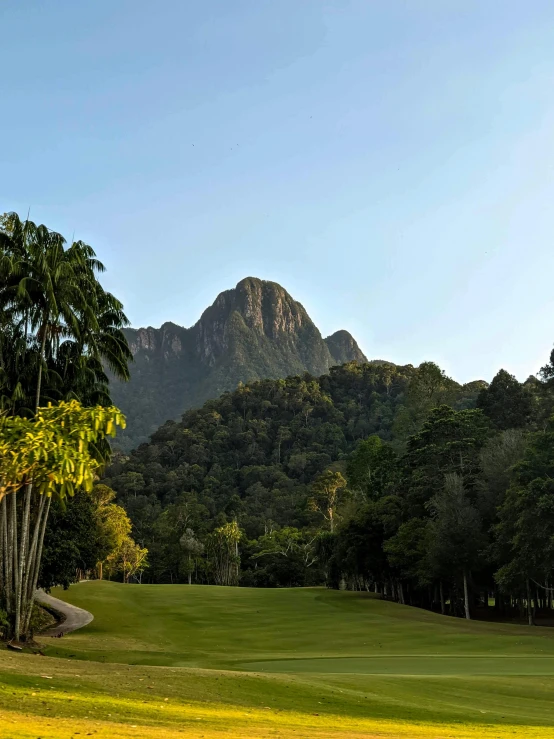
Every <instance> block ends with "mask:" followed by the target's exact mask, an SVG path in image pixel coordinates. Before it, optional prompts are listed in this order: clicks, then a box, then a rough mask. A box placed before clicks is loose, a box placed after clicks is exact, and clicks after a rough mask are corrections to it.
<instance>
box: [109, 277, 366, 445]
mask: <svg viewBox="0 0 554 739" xmlns="http://www.w3.org/2000/svg"><path fill="white" fill-rule="evenodd" d="M125 333H126V335H127V339H128V341H129V344H130V347H131V350H132V352H133V355H134V357H135V362H134V364H133V365H132V366H131V381H130V382H129V383H127V384H121V383H117V382H115V383H114V384H113V392H112V395H113V399H114V401H115V403H116V404H117V405H118V406H119V407H120V408H121V409H122V410H123V411H124V413H126V415H127V417H128V427H127V430H126V432H125V434H124V436H126V437H128V438H129V440H130V441H129V442H128V444H127V447H128V448H130V447H131V446H132V445H134V444H136V443H137V442H139V441H144V440H146V438H147V437H148V436H149V435H150V434H151V433H152V432H153V431H155V430H156V428H157V427H158V426H159V425H160V424H161V423H163V422H164V421H166V420H168V419H169V418H177V417H178V416H179V415H180V414H181V413H183V411H185V410H187V409H188V408H193V407H196V406H200V405H202V403H204V402H205V401H206V400H208V399H209V398H216V397H218V396H219V395H221V393H223V392H225V391H227V390H234V389H235V388H236V386H237V384H238V383H239V382H250V381H253V380H262V379H266V378H267V379H269V378H273V379H276V378H280V377H286V376H287V375H298V374H302V373H304V372H309V373H310V374H312V375H314V376H319V375H322V374H325V373H326V372H328V370H329V368H330V367H332V366H334V365H337V364H344V363H345V362H350V361H353V360H356V361H359V362H364V361H366V358H365V356H364V355H363V353H362V352H361V351H360V348H359V347H358V345H357V344H356V342H355V341H354V339H353V338H352V336H351V335H350V334H349V333H348V332H347V331H337V332H336V333H334V334H333V335H332V336H329V337H328V338H327V339H325V340H324V339H323V337H322V336H321V333H320V332H319V329H318V328H317V326H316V325H315V324H314V323H313V321H312V320H311V318H310V317H309V315H308V314H307V312H306V310H305V309H304V307H303V306H302V305H301V303H299V302H298V301H296V300H294V298H293V297H292V296H291V295H289V293H288V292H287V291H286V290H285V289H284V288H283V287H281V285H278V284H277V283H276V282H270V281H267V280H260V279H258V278H256V277H246V278H245V279H243V280H241V281H240V282H239V283H238V284H237V285H236V287H234V288H233V289H231V290H225V291H224V292H222V293H220V294H219V295H218V296H217V298H216V299H215V301H214V302H213V304H212V305H211V306H210V307H209V308H207V309H206V310H205V311H204V312H203V313H202V316H201V317H200V319H199V320H198V321H197V323H196V324H195V325H194V326H192V328H184V327H182V326H178V325H176V324H175V323H171V322H168V323H164V324H163V325H162V326H161V327H160V328H159V329H156V328H152V327H148V328H140V329H127V330H126V331H125ZM122 438H123V436H122Z"/></svg>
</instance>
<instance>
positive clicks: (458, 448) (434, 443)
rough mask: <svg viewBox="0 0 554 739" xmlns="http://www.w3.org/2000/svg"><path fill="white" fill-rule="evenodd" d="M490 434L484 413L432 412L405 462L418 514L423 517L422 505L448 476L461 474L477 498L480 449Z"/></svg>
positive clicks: (411, 499) (414, 438)
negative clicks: (475, 492) (475, 491)
mask: <svg viewBox="0 0 554 739" xmlns="http://www.w3.org/2000/svg"><path fill="white" fill-rule="evenodd" d="M489 434H490V425H489V422H488V420H487V418H486V416H485V415H484V414H483V412H482V411H480V410H463V411H455V410H453V409H452V408H450V407H449V406H446V405H442V406H440V407H439V408H435V409H434V410H432V411H431V413H430V414H429V418H428V420H427V421H425V423H424V424H423V427H422V429H421V431H420V432H419V433H418V434H415V435H414V436H412V437H410V439H409V441H408V449H407V453H406V458H405V461H404V464H405V466H406V474H407V482H406V484H407V496H408V500H409V503H410V506H411V507H412V508H413V511H414V514H415V515H421V513H422V506H424V505H425V504H426V503H427V502H428V501H429V499H430V498H432V496H433V495H434V494H435V493H436V492H437V491H438V490H441V489H442V487H443V485H444V478H445V475H447V474H451V473H457V474H459V475H460V476H461V477H462V480H463V483H464V485H465V486H466V488H467V490H468V493H469V494H470V495H473V491H474V488H475V484H476V481H477V476H478V474H479V471H480V456H479V454H480V450H481V448H482V447H483V445H484V443H485V441H486V440H487V437H488V436H489Z"/></svg>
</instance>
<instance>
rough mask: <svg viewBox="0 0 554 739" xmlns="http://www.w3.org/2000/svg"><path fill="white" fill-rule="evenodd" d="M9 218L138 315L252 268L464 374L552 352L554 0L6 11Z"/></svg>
mask: <svg viewBox="0 0 554 739" xmlns="http://www.w3.org/2000/svg"><path fill="white" fill-rule="evenodd" d="M0 27H1V28H2V44H1V46H0V66H1V69H2V77H1V90H0V113H1V117H0V121H1V123H0V131H1V134H2V135H1V148H0V211H3V210H16V211H19V212H20V213H21V214H23V215H25V214H26V213H27V210H28V208H30V209H31V218H32V219H33V220H35V221H40V222H44V223H46V224H47V225H48V226H49V227H51V228H54V229H55V230H58V231H61V232H62V233H64V234H65V235H66V236H67V237H68V238H71V236H72V235H73V234H74V235H75V238H82V239H84V240H85V241H87V242H88V243H90V244H91V245H92V246H93V247H94V248H95V249H96V251H97V253H98V255H99V256H100V258H101V259H102V260H103V261H104V262H105V264H106V266H107V268H108V272H107V275H106V276H105V283H106V284H107V286H108V287H109V289H111V290H112V291H113V292H114V293H115V294H116V295H117V296H118V297H120V298H121V299H122V300H123V301H124V303H125V307H126V310H127V313H128V315H129V317H130V319H131V321H132V323H133V325H135V326H139V325H154V326H158V325H160V324H161V323H162V322H163V321H166V320H172V321H174V322H176V323H179V324H182V325H186V326H189V325H192V324H193V323H195V322H196V320H197V319H198V318H199V316H200V313H201V312H202V310H203V309H204V308H206V307H207V306H208V305H209V304H211V303H212V302H213V300H214V298H215V297H216V295H217V294H218V293H219V292H220V291H221V290H224V289H228V288H230V287H233V286H234V285H235V284H236V283H237V282H238V281H239V280H240V279H241V278H243V277H246V276H248V275H253V276H256V277H260V278H262V279H268V280H273V281H276V282H279V283H281V284H282V285H283V286H284V287H285V288H286V289H287V290H288V291H289V292H290V293H291V294H292V295H293V296H294V297H295V298H296V299H297V300H299V301H300V302H302V303H303V305H304V306H305V308H306V309H307V310H308V313H309V314H310V315H311V317H312V318H313V320H314V321H315V322H316V324H317V325H318V327H319V328H320V329H321V331H322V333H323V334H324V335H327V334H329V333H331V332H333V331H335V330H337V329H339V328H345V329H348V330H349V331H350V332H351V333H352V334H353V335H354V336H355V338H356V339H357V340H358V342H359V344H360V346H361V348H362V349H363V350H364V351H365V353H366V354H367V355H368V356H369V357H370V358H382V359H389V360H391V361H394V362H398V363H412V364H419V363H420V362H421V361H424V360H427V359H432V360H434V361H436V362H438V363H439V364H440V365H441V366H443V367H444V368H445V369H446V371H447V372H448V373H449V374H451V375H452V376H453V377H455V378H456V379H457V380H459V381H463V382H465V381H469V380H472V379H477V378H482V379H486V380H490V379H491V378H492V376H493V375H494V374H495V373H496V371H497V370H498V369H499V368H500V367H504V368H505V369H507V370H509V371H511V372H513V373H514V374H516V375H517V376H518V377H519V378H520V379H525V377H527V376H528V375H529V374H530V373H534V372H536V371H537V370H538V369H539V368H540V366H541V365H543V364H545V363H546V361H547V359H548V356H549V354H550V350H551V347H552V344H553V343H554V320H553V317H554V291H553V289H552V284H553V275H554V248H553V235H554V134H553V131H554V3H553V2H552V0H529V1H528V2H525V3H523V2H521V0H486V1H485V2H483V0H403V1H400V0H205V1H204V2H196V1H194V2H193V1H192V0H163V1H162V2H159V3H152V2H146V0H117V2H113V0H94V2H75V1H74V0H56V2H52V3H48V2H47V3H45V2H38V0H37V1H36V2H35V1H32V0H3V2H1V3H0Z"/></svg>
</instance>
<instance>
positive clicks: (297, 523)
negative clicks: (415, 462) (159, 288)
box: [108, 363, 468, 582]
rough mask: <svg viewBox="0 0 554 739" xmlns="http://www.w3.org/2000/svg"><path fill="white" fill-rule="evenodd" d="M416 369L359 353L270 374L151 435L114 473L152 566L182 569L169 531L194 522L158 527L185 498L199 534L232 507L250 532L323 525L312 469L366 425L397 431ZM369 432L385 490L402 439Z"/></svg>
mask: <svg viewBox="0 0 554 739" xmlns="http://www.w3.org/2000/svg"><path fill="white" fill-rule="evenodd" d="M418 373H419V370H418V369H415V368H413V367H411V366H408V367H396V366H394V365H391V364H387V363H380V364H364V365H359V364H356V363H351V364H347V365H344V366H343V367H336V368H333V369H332V370H331V372H330V374H329V375H324V376H322V377H320V378H315V377H312V376H310V375H307V374H305V375H303V376H300V377H289V378H287V379H286V380H264V381H261V382H257V383H253V384H251V385H245V386H241V387H239V388H238V389H237V390H236V391H235V392H233V393H226V394H224V395H223V396H222V397H221V398H219V399H218V400H213V401H208V402H207V403H206V404H205V405H204V406H203V407H202V408H201V409H199V410H194V411H188V412H187V413H185V415H184V416H183V420H182V422H181V423H176V422H169V423H167V424H165V425H164V426H163V427H161V428H160V429H159V430H158V431H157V432H156V433H155V434H154V435H153V437H152V441H151V443H150V444H147V445H146V444H145V445H142V446H141V447H139V448H138V449H137V450H135V451H134V452H133V453H132V454H131V455H130V456H129V457H128V458H126V459H125V458H120V460H119V461H117V462H116V463H115V464H113V465H112V467H111V469H110V470H109V473H108V481H109V484H110V485H111V486H112V487H113V488H114V489H115V490H117V491H118V494H119V499H120V500H121V501H123V502H124V505H125V507H126V509H127V511H128V512H129V514H130V516H131V518H132V520H133V522H134V526H135V529H134V538H135V539H136V540H137V541H138V543H139V544H140V545H141V546H147V547H148V549H149V551H150V554H149V561H150V563H151V568H150V570H149V572H148V573H147V575H146V577H150V578H154V579H156V580H160V581H164V582H166V581H169V582H171V581H175V580H179V579H182V578H183V574H182V565H181V564H180V562H181V559H182V557H183V554H182V552H179V551H178V547H175V546H174V544H173V543H171V544H170V543H169V542H176V541H179V539H180V537H181V536H182V534H183V531H184V528H183V526H181V527H179V526H177V525H175V526H174V530H173V533H170V532H169V531H168V530H166V529H165V528H164V533H163V535H162V534H161V530H160V525H162V524H161V522H162V521H165V520H168V519H167V516H166V514H165V513H163V517H161V516H162V512H165V511H166V510H167V509H168V508H169V506H171V505H173V504H176V503H177V501H179V500H187V501H194V505H198V506H199V507H200V508H199V509H198V513H194V514H191V516H190V517H189V518H188V520H187V523H186V526H188V527H190V528H192V529H193V530H194V531H195V532H197V534H198V535H199V536H200V537H201V538H202V537H203V536H205V535H206V534H207V533H208V532H209V531H210V529H211V528H213V527H214V526H216V525H221V524H222V523H224V522H225V521H229V520H232V519H234V518H236V519H237V520H238V522H239V525H240V526H241V528H242V529H243V531H244V532H245V534H246V536H247V537H248V538H249V539H254V538H258V537H260V536H262V535H264V533H265V532H266V531H267V530H272V529H275V528H276V527H287V526H288V527H296V528H299V529H310V528H314V527H316V528H317V527H318V526H319V524H320V516H318V515H317V513H316V512H314V511H313V510H310V506H309V500H310V497H311V490H310V486H311V484H312V482H313V480H314V479H315V478H316V477H317V476H318V475H319V474H321V473H322V472H324V471H325V470H326V469H327V468H328V467H329V466H330V465H332V464H334V463H335V462H339V463H340V464H342V465H343V466H344V465H345V464H346V462H347V460H348V455H349V454H350V452H351V451H352V450H353V449H354V448H355V446H356V445H357V444H358V442H359V441H360V440H361V439H363V438H364V437H365V436H367V435H368V434H379V438H382V439H392V438H393V426H394V422H395V419H396V417H397V415H398V413H399V412H400V411H402V410H403V409H405V408H409V400H408V399H407V389H408V387H409V384H410V382H411V381H412V380H413V379H414V378H417V377H418ZM457 387H458V389H459V391H460V392H461V391H462V388H460V386H457ZM464 413H468V411H465V412H464ZM370 444H373V445H377V446H379V451H378V452H377V453H376V459H377V462H376V465H377V472H376V474H375V475H374V477H373V478H372V483H371V485H369V487H368V486H367V485H365V483H364V486H363V491H362V494H363V495H367V496H369V497H372V496H373V497H379V496H380V495H382V494H383V493H384V492H385V491H386V490H389V489H390V488H394V485H395V480H397V478H398V475H399V472H398V469H397V467H396V465H395V454H394V452H393V451H392V449H390V448H389V447H388V446H384V445H381V443H380V441H372V442H370ZM364 449H365V446H363V445H362V446H361V447H360V450H361V451H359V452H358V458H359V464H358V465H357V466H358V468H360V471H359V473H358V474H359V475H361V476H363V475H364V474H366V475H367V470H366V472H365V473H364V472H363V469H362V467H363V465H364V464H365V463H366V462H367V459H365V461H364ZM366 456H367V455H366ZM372 463H373V462H372ZM350 467H351V469H352V471H353V470H354V469H355V468H356V464H355V463H353V466H352V465H350ZM353 485H354V484H353ZM354 492H356V491H355V490H354ZM191 505H192V502H191ZM164 526H165V524H164ZM171 526H173V524H171Z"/></svg>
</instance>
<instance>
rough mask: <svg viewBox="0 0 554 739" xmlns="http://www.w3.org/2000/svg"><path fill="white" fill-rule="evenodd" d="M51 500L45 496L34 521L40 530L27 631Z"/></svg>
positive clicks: (32, 578) (31, 586)
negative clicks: (40, 512) (40, 515)
mask: <svg viewBox="0 0 554 739" xmlns="http://www.w3.org/2000/svg"><path fill="white" fill-rule="evenodd" d="M51 502H52V498H50V497H46V501H45V503H44V508H43V514H42V519H41V520H38V521H37V523H36V526H37V527H39V526H40V531H39V535H38V540H37V549H36V554H35V561H34V564H33V570H32V575H31V580H30V586H29V593H30V595H29V608H28V611H27V620H26V623H25V632H27V630H28V628H29V622H30V620H31V613H32V610H33V601H34V599H35V593H36V590H37V585H38V576H39V574H40V563H41V561H42V551H43V549H44V535H45V533H46V523H47V522H48V513H49V512H50V503H51Z"/></svg>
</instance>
